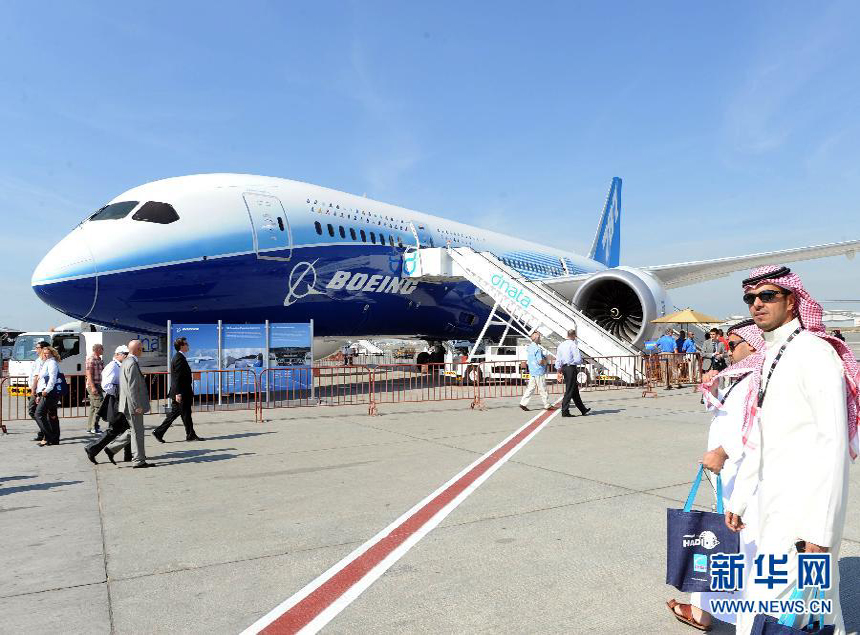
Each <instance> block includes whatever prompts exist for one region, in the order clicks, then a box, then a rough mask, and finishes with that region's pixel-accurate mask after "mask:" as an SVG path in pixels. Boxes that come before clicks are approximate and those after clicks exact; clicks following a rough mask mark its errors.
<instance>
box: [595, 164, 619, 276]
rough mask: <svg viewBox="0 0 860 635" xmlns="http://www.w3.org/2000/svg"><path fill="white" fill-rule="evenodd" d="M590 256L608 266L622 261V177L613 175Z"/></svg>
mask: <svg viewBox="0 0 860 635" xmlns="http://www.w3.org/2000/svg"><path fill="white" fill-rule="evenodd" d="M588 257H589V258H591V259H592V260H596V261H597V262H600V263H603V264H604V265H606V266H607V267H617V266H618V265H619V264H620V261H621V179H620V178H619V177H617V176H616V177H613V179H612V184H611V185H610V186H609V194H607V196H606V205H605V206H604V207H603V214H602V215H601V216H600V222H599V223H598V224H597V233H596V234H595V235H594V242H593V243H592V245H591V252H590V253H589V254H588Z"/></svg>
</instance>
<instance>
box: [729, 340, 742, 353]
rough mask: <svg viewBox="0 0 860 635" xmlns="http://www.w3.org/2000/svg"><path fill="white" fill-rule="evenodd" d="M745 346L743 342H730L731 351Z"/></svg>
mask: <svg viewBox="0 0 860 635" xmlns="http://www.w3.org/2000/svg"><path fill="white" fill-rule="evenodd" d="M741 344H743V340H741V341H738V342H735V341H733V340H729V350H730V351H734V350H735V349H736V348H737V347H738V346H740V345H741Z"/></svg>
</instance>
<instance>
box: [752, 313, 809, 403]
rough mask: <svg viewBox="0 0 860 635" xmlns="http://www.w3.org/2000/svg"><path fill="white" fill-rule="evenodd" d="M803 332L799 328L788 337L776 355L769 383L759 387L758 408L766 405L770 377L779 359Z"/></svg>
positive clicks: (768, 377)
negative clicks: (765, 399)
mask: <svg viewBox="0 0 860 635" xmlns="http://www.w3.org/2000/svg"><path fill="white" fill-rule="evenodd" d="M802 330H803V327H802V326H798V327H797V328H796V329H795V330H794V333H792V334H791V335H789V336H788V339H787V340H785V343H784V344H783V345H782V346H781V347H780V349H779V352H778V353H777V354H776V357H775V358H774V359H773V364H771V365H770V372H768V374H767V383H765V384H764V386H763V387H759V389H758V407H759V408H761V407H762V404H764V396H765V395H766V394H767V389H768V388H770V376H771V375H773V370H774V369H775V368H776V365H777V364H779V359H780V358H781V357H782V354H783V353H784V352H785V347H786V346H788V344H789V342H791V340H793V339H794V337H795V336H796V335H797V334H798V333H800V332H801V331H802Z"/></svg>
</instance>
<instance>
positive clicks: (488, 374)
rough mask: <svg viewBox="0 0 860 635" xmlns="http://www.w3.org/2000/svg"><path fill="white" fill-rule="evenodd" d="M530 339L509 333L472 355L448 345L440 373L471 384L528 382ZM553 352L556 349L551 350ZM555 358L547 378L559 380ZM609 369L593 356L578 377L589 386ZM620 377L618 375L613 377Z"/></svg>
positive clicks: (604, 376)
mask: <svg viewBox="0 0 860 635" xmlns="http://www.w3.org/2000/svg"><path fill="white" fill-rule="evenodd" d="M529 343H530V341H529V340H527V339H526V338H524V337H516V338H514V337H506V338H505V341H504V342H503V343H501V344H487V345H486V346H484V348H483V353H482V354H476V355H475V356H473V357H471V358H469V356H468V355H463V354H462V353H461V352H460V350H462V348H460V349H459V350H458V349H457V348H455V347H453V346H450V345H448V343H447V342H446V343H445V344H444V346H445V362H446V364H445V367H444V368H443V369H442V370H441V371H440V373H441V374H442V375H444V376H446V377H452V378H457V379H459V380H461V381H465V382H467V383H469V384H474V383H475V382H485V381H489V382H505V383H525V382H527V381H528V379H529V369H528V366H527V365H526V361H525V360H526V359H527V357H528V346H529ZM550 353H552V351H550ZM554 362H555V359H554V357H550V366H549V369H548V371H547V380H548V381H549V382H550V383H552V382H554V381H555V380H556V373H555V365H554ZM605 372H606V371H605V370H604V369H603V368H602V367H599V366H596V365H595V364H594V363H593V362H592V361H591V360H587V359H586V360H584V361H583V364H582V365H581V366H580V367H579V369H578V372H577V375H576V380H577V382H578V383H579V385H580V386H587V385H588V384H589V382H590V381H593V380H598V379H600V380H604V379H606V378H607V376H606V375H604V374H603V373H605ZM613 379H617V378H613Z"/></svg>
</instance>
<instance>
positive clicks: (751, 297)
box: [744, 289, 791, 306]
mask: <svg viewBox="0 0 860 635" xmlns="http://www.w3.org/2000/svg"><path fill="white" fill-rule="evenodd" d="M789 293H791V291H774V290H773V289H766V290H765V291H759V292H758V293H744V302H745V303H746V304H747V305H748V306H752V305H753V304H755V300H756V298H758V299H759V300H761V301H762V302H764V303H765V304H770V303H771V302H776V298H777V296H780V295H788V294H789Z"/></svg>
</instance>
